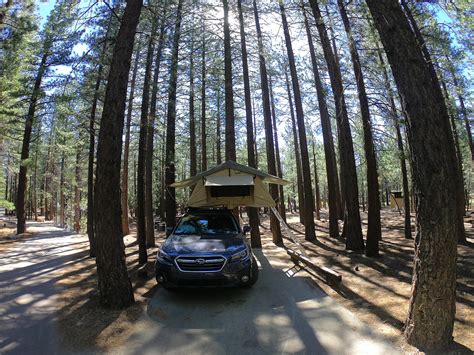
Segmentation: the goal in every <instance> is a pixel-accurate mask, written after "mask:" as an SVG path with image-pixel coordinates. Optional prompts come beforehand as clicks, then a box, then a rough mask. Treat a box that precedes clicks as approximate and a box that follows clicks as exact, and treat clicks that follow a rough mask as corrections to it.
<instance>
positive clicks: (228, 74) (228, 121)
mask: <svg viewBox="0 0 474 355" xmlns="http://www.w3.org/2000/svg"><path fill="white" fill-rule="evenodd" d="M222 2H223V4H224V66H225V69H224V86H225V160H233V161H236V160H237V156H236V153H235V116H234V91H233V90H234V88H233V84H232V80H233V78H232V53H231V46H230V28H229V3H228V1H227V0H222Z"/></svg>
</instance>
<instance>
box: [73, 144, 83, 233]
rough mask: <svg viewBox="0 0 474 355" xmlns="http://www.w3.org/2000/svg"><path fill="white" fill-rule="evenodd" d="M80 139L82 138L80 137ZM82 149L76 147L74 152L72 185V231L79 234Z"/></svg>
mask: <svg viewBox="0 0 474 355" xmlns="http://www.w3.org/2000/svg"><path fill="white" fill-rule="evenodd" d="M81 138H82V137H81ZM81 149H82V147H81V146H79V147H77V152H76V167H75V172H74V176H75V185H74V231H75V232H76V233H79V232H80V231H81V192H82V188H81V185H82V176H81V171H82V169H81V167H80V164H81V151H80V150H81Z"/></svg>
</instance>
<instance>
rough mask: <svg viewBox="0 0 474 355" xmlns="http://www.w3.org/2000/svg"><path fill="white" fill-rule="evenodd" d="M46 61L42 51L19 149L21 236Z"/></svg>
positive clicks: (19, 216)
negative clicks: (30, 160) (29, 160)
mask: <svg viewBox="0 0 474 355" xmlns="http://www.w3.org/2000/svg"><path fill="white" fill-rule="evenodd" d="M47 59H48V51H46V50H45V51H44V54H43V56H42V58H41V63H40V65H39V68H38V72H37V73H36V78H35V84H34V87H33V92H32V93H31V97H30V105H29V108H28V113H27V115H26V121H25V129H24V131H23V143H22V147H21V156H20V172H19V174H18V187H17V199H16V214H17V226H16V233H17V234H22V233H25V232H26V211H25V194H26V186H27V177H26V173H27V169H28V167H27V164H28V158H29V157H30V141H31V131H32V130H33V122H34V119H35V113H36V106H37V103H38V99H39V96H40V93H41V81H42V80H43V76H44V73H45V71H46V61H47Z"/></svg>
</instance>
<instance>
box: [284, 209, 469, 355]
mask: <svg viewBox="0 0 474 355" xmlns="http://www.w3.org/2000/svg"><path fill="white" fill-rule="evenodd" d="M324 217H325V214H324V213H322V220H321V221H317V232H316V233H317V238H318V241H317V242H315V243H311V242H307V241H304V227H303V226H302V225H301V224H300V223H299V217H298V216H296V215H293V216H291V217H290V216H289V218H288V224H289V226H290V228H291V229H292V230H293V231H294V232H296V235H297V236H298V238H299V240H300V241H301V242H302V244H303V245H304V247H305V250H306V252H307V253H308V256H310V258H311V259H312V260H313V261H315V262H316V263H317V264H318V265H325V266H327V267H330V268H332V269H333V270H335V271H337V272H338V273H340V274H341V275H342V284H341V285H340V286H339V287H338V288H332V287H330V286H328V285H327V284H326V283H324V282H322V281H318V276H317V275H314V274H313V275H312V276H313V278H314V279H315V280H316V282H317V283H318V285H319V286H320V287H321V288H322V289H323V290H324V291H325V292H326V293H327V294H328V295H330V296H331V297H333V298H334V299H336V300H337V301H338V302H339V303H341V304H342V305H344V306H345V307H346V308H348V309H349V310H350V311H352V312H353V313H355V314H356V315H357V316H358V317H359V318H360V319H361V320H363V321H364V322H366V323H367V324H369V325H370V326H371V328H372V329H373V330H374V331H375V332H376V333H377V334H379V335H382V336H384V337H387V338H389V339H390V340H391V341H393V342H394V343H396V344H398V345H399V346H400V347H401V348H402V349H404V350H405V351H406V352H409V353H410V352H415V351H416V349H415V348H413V347H411V346H409V345H407V344H406V343H405V342H404V340H403V337H402V336H401V332H402V328H403V325H404V322H405V318H406V316H407V312H408V304H409V297H410V292H411V275H412V268H413V255H414V249H413V245H414V241H413V240H407V239H405V238H404V232H403V231H404V218H403V216H400V214H399V213H398V212H397V211H396V210H391V209H384V210H382V241H381V242H380V257H379V258H367V257H366V256H365V255H363V254H360V253H353V252H349V251H346V250H345V249H344V246H345V244H344V240H340V239H336V240H334V239H332V238H330V237H329V235H328V223H327V222H326V221H325V220H324ZM361 217H362V219H363V234H364V235H365V234H366V231H367V229H366V228H367V214H366V213H361ZM465 222H469V223H465V228H466V233H467V237H468V244H467V245H459V246H458V269H457V273H458V275H457V302H456V321H455V323H454V342H455V343H454V346H453V349H452V351H453V352H454V353H459V352H460V353H464V352H465V353H469V354H472V352H473V351H474V337H473V336H472V331H473V329H474V257H473V251H474V250H473V249H474V230H473V227H472V226H471V224H470V220H468V219H466V221H465ZM412 226H414V218H412ZM413 232H414V230H413ZM413 236H414V233H413Z"/></svg>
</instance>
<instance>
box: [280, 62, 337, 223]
mask: <svg viewBox="0 0 474 355" xmlns="http://www.w3.org/2000/svg"><path fill="white" fill-rule="evenodd" d="M285 81H286V92H287V93H288V105H289V106H290V117H291V128H292V131H293V141H294V145H295V158H296V181H297V185H298V186H297V189H296V190H297V193H298V214H299V216H300V223H301V224H303V225H304V215H303V206H304V193H303V173H302V172H301V155H300V143H299V140H298V130H297V128H296V119H295V112H294V109H293V98H292V95H291V88H290V80H289V79H288V71H285ZM295 210H296V204H295ZM336 222H337V221H336Z"/></svg>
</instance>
